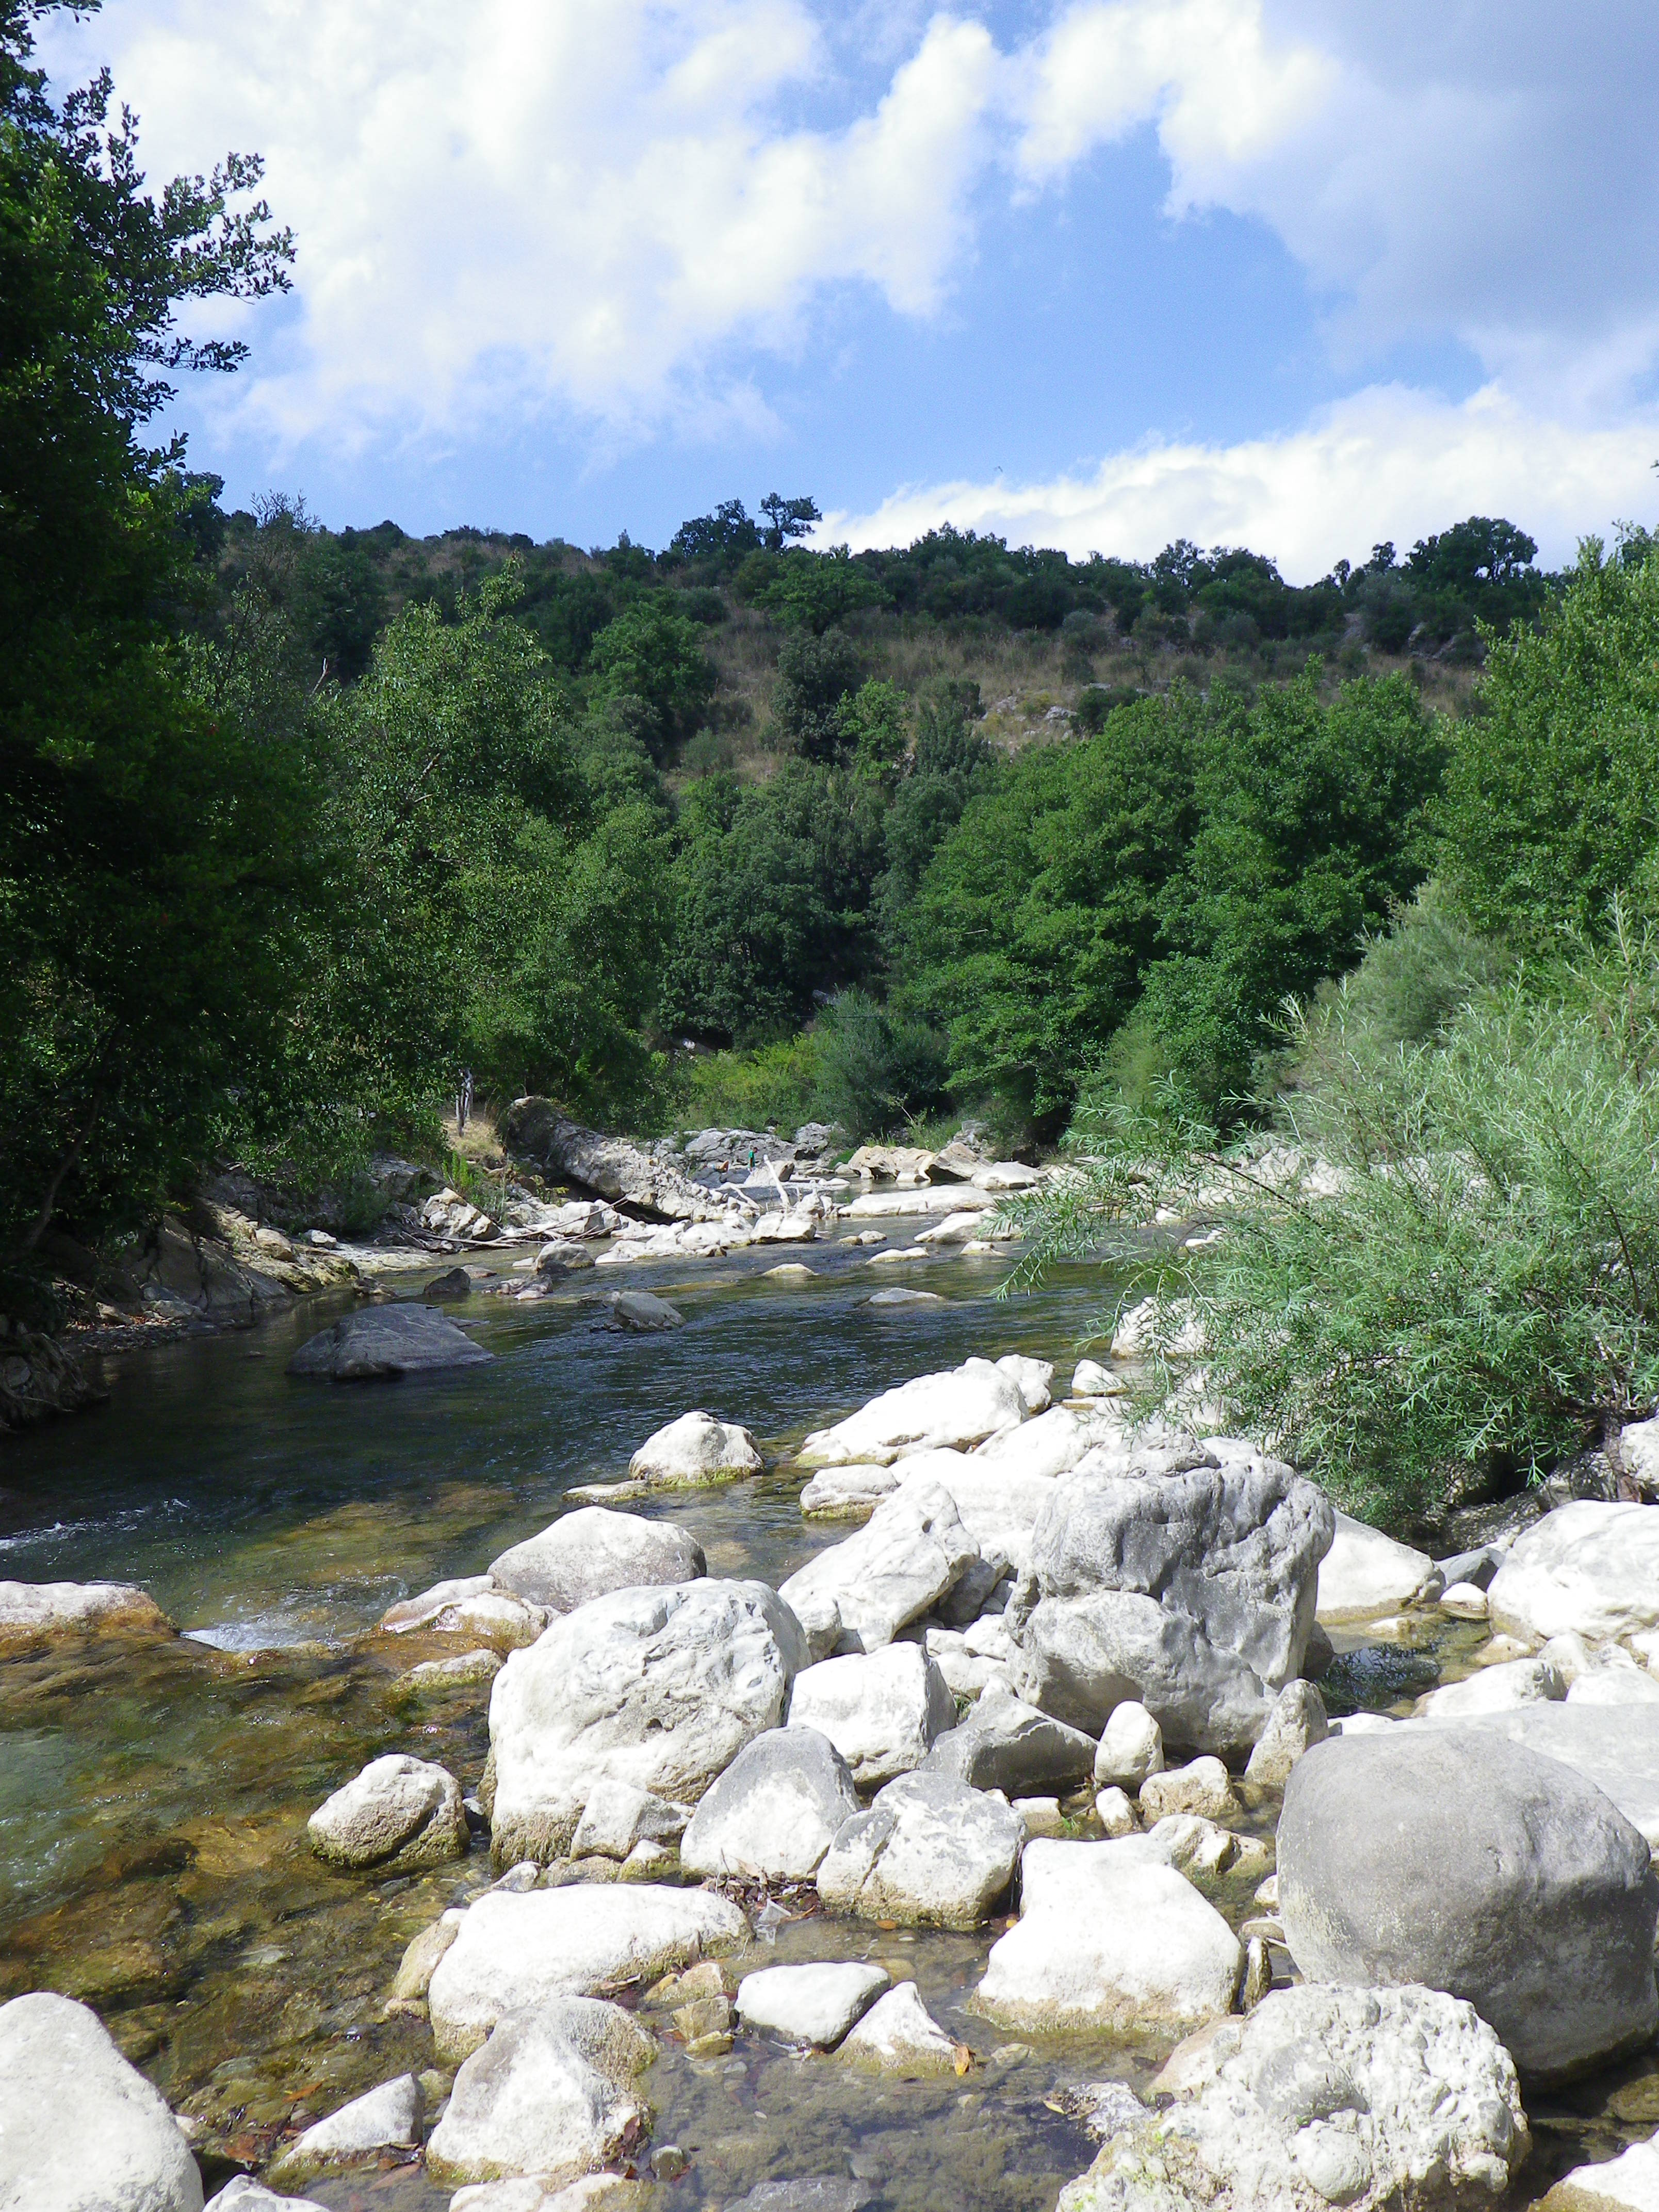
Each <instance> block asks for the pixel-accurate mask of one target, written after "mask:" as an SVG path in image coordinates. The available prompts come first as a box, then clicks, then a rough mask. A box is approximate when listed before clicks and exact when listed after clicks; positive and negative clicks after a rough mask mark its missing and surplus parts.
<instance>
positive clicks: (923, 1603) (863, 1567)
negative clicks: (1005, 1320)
mask: <svg viewBox="0 0 1659 2212" xmlns="http://www.w3.org/2000/svg"><path fill="white" fill-rule="evenodd" d="M995 1371H996V1370H994V1369H993V1370H992V1372H993V1373H995ZM997 1379H998V1381H999V1383H1006V1382H1007V1377H1006V1376H998V1377H997ZM1008 1387H1009V1388H1010V1389H1012V1384H1010V1385H1009V1386H1008ZM978 1557H979V1547H978V1545H977V1544H975V1541H974V1540H973V1538H972V1537H971V1536H970V1535H969V1534H968V1532H967V1530H966V1529H965V1528H963V1523H962V1516H961V1515H960V1514H959V1513H958V1512H957V1508H956V1502H955V1500H954V1499H953V1498H951V1495H950V1493H949V1492H948V1491H945V1490H943V1489H941V1488H940V1487H939V1485H938V1484H937V1483H923V1482H917V1483H914V1484H912V1485H910V1486H908V1488H906V1489H903V1490H901V1491H899V1492H897V1493H896V1495H895V1496H893V1497H891V1498H884V1499H883V1501H882V1502H881V1504H879V1505H878V1506H877V1508H876V1510H875V1511H874V1512H873V1513H872V1515H871V1516H870V1519H869V1521H868V1522H866V1525H865V1526H864V1527H863V1528H860V1530H859V1532H858V1534H857V1535H856V1536H849V1537H848V1539H847V1541H846V1542H845V1543H842V1544H832V1545H831V1546H830V1547H829V1550H828V1551H824V1552H820V1553H818V1555H817V1558H816V1559H809V1560H808V1561H807V1563H806V1565H805V1566H804V1567H802V1568H801V1569H800V1570H799V1571H798V1572H797V1573H795V1574H793V1575H791V1576H790V1577H789V1579H788V1581H787V1583H784V1584H783V1587H782V1589H781V1590H780V1592H779V1595H780V1596H781V1598H782V1599H783V1600H784V1601H785V1603H786V1604H787V1605H790V1606H793V1607H794V1609H795V1611H796V1613H798V1614H799V1617H800V1621H801V1626H803V1628H805V1631H806V1632H807V1635H808V1637H809V1638H811V1644H812V1656H813V1657H814V1659H827V1658H828V1657H829V1655H830V1653H831V1652H832V1651H834V1650H836V1648H837V1646H838V1645H839V1648H840V1649H841V1650H843V1651H874V1650H878V1649H879V1648H880V1646H881V1645H883V1644H890V1643H891V1642H892V1640H893V1638H895V1637H896V1635H897V1634H898V1632H899V1631H900V1629H901V1628H903V1627H906V1626H908V1624H909V1623H910V1622H911V1621H913V1620H920V1619H921V1615H922V1614H923V1613H926V1612H927V1611H928V1610H929V1609H930V1607H933V1606H934V1605H936V1604H937V1603H938V1601H939V1599H940V1598H942V1597H943V1596H944V1595H945V1593H946V1591H948V1590H951V1589H954V1588H955V1587H956V1585H957V1583H958V1582H959V1581H960V1580H961V1579H962V1577H963V1575H964V1574H965V1573H966V1572H967V1571H968V1569H969V1567H970V1566H971V1565H973V1563H974V1561H975V1559H978Z"/></svg>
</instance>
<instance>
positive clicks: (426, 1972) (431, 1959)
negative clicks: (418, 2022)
mask: <svg viewBox="0 0 1659 2212" xmlns="http://www.w3.org/2000/svg"><path fill="white" fill-rule="evenodd" d="M460 1924H461V1914H460V1913H459V1911H455V1910H454V1909H453V1908H452V1909H451V1910H450V1911H447V1912H443V1913H441V1914H440V1915H439V1916H438V1917H437V1919H435V1921H433V1922H431V1923H430V1924H429V1925H428V1926H427V1927H425V1928H422V1930H421V1932H420V1934H419V1935H418V1936H414V1937H413V1938H411V1940H410V1943H409V1946H408V1948H407V1949H406V1950H405V1951H404V1955H403V1959H402V1961H401V1963H400V1964H399V1966H398V1974H397V1978H396V1980H395V1981H394V1982H393V1983H392V2003H393V2004H394V2005H399V2004H410V2003H417V2002H424V2001H425V1998H426V1993H427V1990H428V1987H429V1986H430V1984H431V1981H432V1977H433V1975H434V1974H435V1972H436V1971H437V1966H438V1961H439V1960H440V1959H441V1958H442V1956H443V1954H444V1953H445V1952H446V1951H447V1949H448V1948H449V1947H450V1945H451V1944H452V1943H453V1942H454V1941H455V1931H456V1929H458V1928H459V1926H460Z"/></svg>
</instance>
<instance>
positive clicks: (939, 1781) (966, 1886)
mask: <svg viewBox="0 0 1659 2212" xmlns="http://www.w3.org/2000/svg"><path fill="white" fill-rule="evenodd" d="M1024 1840H1025V1824H1024V1821H1023V1820H1021V1819H1020V1817H1019V1815H1018V1813H1016V1812H1013V1811H1012V1809H1011V1808H1009V1807H1008V1806H1006V1805H1005V1804H1003V1803H1002V1802H1001V1801H1000V1799H999V1798H995V1797H991V1796H985V1795H983V1794H982V1793H981V1791H979V1790H970V1789H969V1787H968V1786H967V1784H965V1783H962V1782H956V1781H953V1780H952V1779H951V1777H950V1776H949V1775H945V1774H902V1775H900V1777H899V1778H898V1779H897V1781H896V1782H890V1783H889V1784H887V1787H886V1788H885V1789H884V1790H882V1791H881V1792H880V1793H879V1794H878V1796H877V1798H876V1801H875V1802H874V1803H873V1804H872V1806H871V1808H870V1809H869V1811H868V1812H867V1813H858V1814H854V1817H853V1818H852V1819H851V1820H848V1822H847V1824H846V1825H845V1826H844V1827H842V1830H841V1832H840V1833H839V1834H838V1835H837V1836H836V1840H835V1842H834V1843H833V1844H831V1845H830V1846H829V1850H828V1851H827V1852H826V1853H825V1855H824V1857H823V1863H822V1864H821V1865H820V1866H819V1868H818V1895H819V1897H820V1898H821V1899H823V1902H824V1904H825V1905H829V1906H831V1907H832V1908H834V1909H835V1910H836V1911H842V1912H852V1913H855V1914H856V1915H857V1916H858V1917H859V1918H860V1919H861V1920H897V1921H901V1922H902V1923H904V1924H905V1925H906V1926H907V1927H929V1928H974V1927H977V1926H978V1924H979V1923H980V1922H981V1921H982V1920H985V1919H987V1918H988V1917H990V1915H991V1913H992V1912H993V1911H994V1910H995V1909H996V1907H997V1905H999V1903H1000V1901H1001V1899H1003V1898H1004V1897H1005V1896H1006V1894H1007V1891H1008V1885H1009V1884H1010V1882H1011V1881H1012V1880H1013V1878H1014V1869H1016V1867H1018V1864H1019V1854H1020V1848H1021V1846H1022V1844H1024Z"/></svg>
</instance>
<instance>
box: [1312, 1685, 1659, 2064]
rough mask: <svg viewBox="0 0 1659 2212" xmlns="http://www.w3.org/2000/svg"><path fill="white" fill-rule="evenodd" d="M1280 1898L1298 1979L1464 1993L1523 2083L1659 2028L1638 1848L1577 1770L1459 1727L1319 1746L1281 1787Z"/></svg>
mask: <svg viewBox="0 0 1659 2212" xmlns="http://www.w3.org/2000/svg"><path fill="white" fill-rule="evenodd" d="M1279 1912H1280V1915H1281V1917H1282V1918H1283V1920H1284V1923H1285V1936H1286V1939H1287V1941H1288V1942H1289V1946H1290V1949H1291V1954H1292V1956H1293V1957H1294V1958H1295V1960H1296V1961H1297V1966H1299V1967H1300V1968H1301V1969H1302V1972H1304V1974H1305V1975H1306V1976H1307V1977H1308V1978H1310V1980H1317V1981H1336V1982H1354V1983H1362V1984H1389V1985H1397V1984H1405V1983H1421V1984H1425V1986H1427V1987H1429V1988H1431V1989H1441V1990H1447V1991H1448V1992H1449V1994H1451V1995H1452V1996H1460V1997H1467V1998H1468V2000H1469V2002H1471V2003H1472V2004H1474V2006H1475V2008H1476V2009H1477V2010H1478V2011H1479V2012H1480V2015H1481V2017H1482V2018H1483V2019H1484V2020H1486V2021H1490V2022H1491V2024H1492V2027H1493V2028H1494V2029H1495V2030H1496V2032H1497V2033H1498V2035H1499V2036H1500V2037H1501V2039H1503V2041H1504V2045H1506V2047H1507V2048H1508V2049H1509V2050H1510V2051H1511V2052H1512V2053H1513V2055H1514V2057H1515V2060H1516V2064H1517V2065H1518V2066H1519V2068H1520V2069H1521V2071H1522V2075H1527V2076H1529V2077H1531V2078H1534V2079H1536V2080H1539V2081H1556V2080H1559V2079H1562V2078H1564V2077H1565V2076H1566V2075H1570V2074H1571V2073H1572V2072H1574V2071H1575V2070H1577V2069H1581V2068H1583V2066H1585V2065H1588V2064H1589V2063H1592V2062H1593V2061H1595V2060H1599V2059H1605V2058H1607V2057H1611V2056H1612V2055H1613V2053H1615V2052H1617V2051H1625V2050H1627V2049H1634V2048H1636V2047H1638V2045H1642V2044H1644V2043H1647V2042H1650V2041H1651V2039H1652V2038H1653V2034H1654V2032H1655V2029H1656V2027H1659V1998H1656V1995H1655V1990H1654V1976H1653V1939H1654V1927H1655V1922H1656V1917H1659V1878H1656V1876H1655V1874H1654V1871H1653V1866H1652V1857H1651V1854H1650V1850H1649V1849H1648V1845H1647V1843H1646V1841H1645V1839H1644V1838H1643V1837H1642V1836H1641V1835H1640V1834H1638V1832H1637V1831H1636V1829H1634V1828H1633V1827H1632V1826H1631V1824H1630V1822H1629V1821H1628V1820H1626V1819H1625V1818H1624V1816H1623V1814H1621V1813H1620V1811H1619V1810H1618V1808H1617V1807H1616V1806H1614V1805H1613V1803H1612V1802H1611V1801H1610V1800H1609V1799H1607V1797H1604V1796H1602V1795H1601V1791H1600V1790H1596V1789H1595V1787H1594V1786H1593V1785H1592V1784H1589V1783H1587V1782H1586V1781H1585V1780H1584V1779H1583V1778H1582V1777H1581V1776H1580V1775H1578V1774H1576V1773H1574V1772H1573V1771H1571V1769H1569V1768H1567V1767H1565V1766H1563V1765H1559V1763H1558V1762H1557V1761H1555V1760H1553V1759H1542V1758H1539V1757H1537V1756H1536V1755H1534V1754H1533V1753H1528V1752H1526V1751H1523V1750H1522V1749H1520V1748H1519V1747H1516V1746H1514V1745H1511V1744H1509V1743H1505V1742H1504V1741H1501V1740H1499V1739H1489V1738H1485V1737H1483V1736H1482V1735H1480V1734H1479V1733H1478V1732H1477V1731H1475V1730H1474V1729H1468V1728H1460V1729H1432V1728H1431V1729H1417V1728H1413V1729H1390V1730H1389V1732H1388V1733H1387V1734H1385V1735H1372V1736H1341V1737H1337V1738H1334V1739H1332V1740H1330V1741H1328V1742H1326V1743H1322V1744H1318V1745H1316V1747H1314V1749H1313V1750H1311V1751H1310V1753H1308V1755H1307V1757H1306V1758H1305V1759H1303V1760H1302V1761H1301V1762H1300V1763H1299V1765H1297V1767H1296V1768H1295V1769H1294V1771H1292V1773H1291V1778H1290V1782H1289V1784H1288V1786H1287V1788H1286V1790H1285V1810H1284V1814H1283V1817H1282V1819H1281V1820H1280V1822H1279Z"/></svg>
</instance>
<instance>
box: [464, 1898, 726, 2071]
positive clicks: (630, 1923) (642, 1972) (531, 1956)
mask: <svg viewBox="0 0 1659 2212" xmlns="http://www.w3.org/2000/svg"><path fill="white" fill-rule="evenodd" d="M748 1933H749V1923H748V1922H747V1921H746V1920H745V1919H744V1917H743V1914H742V1913H741V1912H740V1911H738V1907H737V1906H736V1905H733V1904H732V1903H731V1901H730V1900H729V1899H726V1898H724V1897H716V1896H715V1895H714V1893H712V1892H710V1891H708V1890H697V1889H668V1888H665V1887H660V1886H659V1885H658V1884H655V1883H648V1882H640V1883H616V1884H608V1883H590V1882H578V1883H572V1884H570V1885H569V1886H568V1887H564V1888H561V1889H532V1890H520V1891H516V1892H515V1891H512V1890H489V1891H486V1893H484V1895H483V1896H482V1897H481V1898H479V1899H478V1900H477V1904H475V1905H473V1906H472V1908H471V1911H468V1912H466V1913H465V1914H464V1915H463V1916H462V1918H461V1922H460V1925H459V1928H458V1929H457V1931H456V1935H455V1940H454V1942H453V1943H452V1944H451V1945H450V1947H449V1948H448V1950H447V1951H446V1952H445V1954H444V1955H443V1957H442V1958H441V1960H439V1961H438V1964H437V1966H436V1968H435V1971H434V1973H433V1976H432V1980H431V1984H430V1986H429V1988H428V1992H427V2002H428V2005H429V2007H430V2008H431V2014H432V2033H433V2038H434V2040H435V2043H436V2045H437V2049H438V2056H439V2057H440V2058H441V2059H444V2060H453V2059H458V2058H462V2057H465V2056H466V2054H467V2053H468V2052H469V2051H475V2050H476V2049H477V2046H478V2045H479V2044H481V2043H482V2042H483V2039H484V2038H485V2036H487V2035H488V2034H489V2031H490V2030H491V2028H493V2027H495V2023H496V2021H498V2020H500V2019H501V2016H502V2015H503V2014H504V2013H509V2012H518V2011H520V2010H522V2009H523V2008H525V2007H526V2006H538V2005H540V2004H542V2003H543V2002H545V2001H546V2000H547V1999H548V1998H550V1997H561V1996H593V1995H595V1994H597V1993H598V1992H599V1991H601V1990H607V1989H618V1988H621V1987H622V1986H623V1984H626V1983H629V1982H635V1981H643V1982H653V1981H656V1980H658V1979H659V1978H660V1977H661V1976H662V1975H664V1974H665V1973H667V1972H670V1970H671V1969H672V1968H674V1967H678V1966H686V1965H689V1964H690V1962H691V1961H693V1960H696V1959H697V1958H700V1957H702V1956H703V1955H704V1954H711V1953H714V1952H719V1951H729V1950H732V1949H733V1948H735V1947H736V1946H737V1945H738V1943H740V1942H743V1941H744V1939H745V1938H746V1937H747V1936H748Z"/></svg>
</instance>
